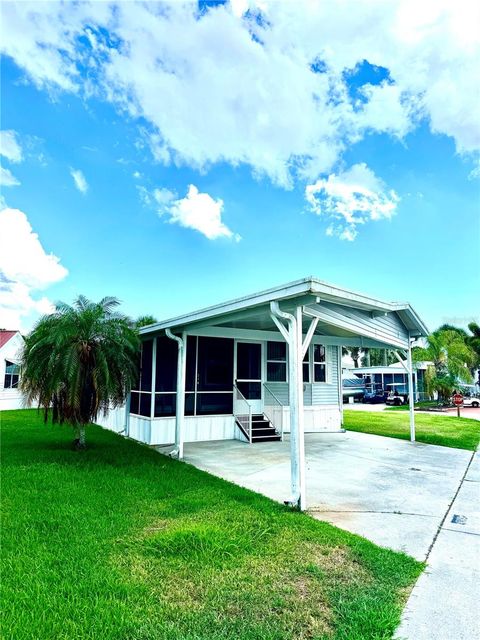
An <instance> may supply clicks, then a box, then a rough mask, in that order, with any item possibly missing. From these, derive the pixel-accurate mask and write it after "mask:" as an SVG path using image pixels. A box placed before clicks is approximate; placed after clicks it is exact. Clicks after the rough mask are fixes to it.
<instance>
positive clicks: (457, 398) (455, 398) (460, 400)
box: [453, 393, 463, 407]
mask: <svg viewBox="0 0 480 640" xmlns="http://www.w3.org/2000/svg"><path fill="white" fill-rule="evenodd" d="M453 404H454V405H455V406H456V407H460V406H461V405H462V404H463V396H462V394H461V393H455V394H454V396H453Z"/></svg>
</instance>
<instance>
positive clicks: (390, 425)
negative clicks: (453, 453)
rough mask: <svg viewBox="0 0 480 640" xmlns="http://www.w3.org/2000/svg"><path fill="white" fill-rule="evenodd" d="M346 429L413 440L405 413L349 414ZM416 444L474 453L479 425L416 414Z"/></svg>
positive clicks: (459, 419) (479, 431)
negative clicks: (453, 448) (422, 443)
mask: <svg viewBox="0 0 480 640" xmlns="http://www.w3.org/2000/svg"><path fill="white" fill-rule="evenodd" d="M343 416H344V425H343V426H344V427H345V429H347V430H350V431H361V432H362V433H373V434H375V435H377V436H390V437H391V438H403V439H404V440H409V439H410V426H409V425H410V418H409V415H408V412H405V411H382V412H380V411H348V409H347V410H345V411H344V413H343ZM415 426H416V440H417V441H418V442H425V443H426V444H439V445H442V446H444V447H455V448H457V449H468V450H469V451H474V450H475V449H476V448H477V446H478V443H479V442H480V421H478V420H473V419H471V418H457V417H456V416H443V415H439V414H432V415H429V414H426V413H415Z"/></svg>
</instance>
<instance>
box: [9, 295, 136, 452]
mask: <svg viewBox="0 0 480 640" xmlns="http://www.w3.org/2000/svg"><path fill="white" fill-rule="evenodd" d="M118 305H119V301H118V300H117V299H116V298H110V297H107V298H103V299H102V300H100V302H98V303H97V302H91V301H90V300H88V299H87V298H85V297H84V296H79V297H78V298H77V300H75V302H74V303H73V306H70V305H68V304H64V303H58V304H57V306H56V309H55V312H54V313H53V314H51V315H48V316H44V317H42V318H41V319H40V320H39V322H38V323H37V324H36V326H35V327H34V329H33V330H32V332H31V333H30V335H29V336H28V337H27V338H26V341H25V347H24V351H23V355H22V362H21V368H22V378H21V389H22V391H23V392H24V394H25V397H26V401H27V403H28V404H32V403H37V404H38V407H39V409H40V408H42V409H43V411H44V416H45V421H47V419H48V416H49V413H50V411H51V414H52V420H53V422H54V423H60V424H63V423H64V422H66V423H68V424H71V425H72V427H73V428H74V430H75V433H76V439H75V441H74V446H75V448H77V449H84V448H85V427H86V425H87V424H89V423H90V422H93V421H95V420H96V418H97V415H98V413H99V412H100V411H103V412H106V411H107V410H108V409H109V408H113V407H118V406H121V405H122V404H124V402H125V398H126V395H127V394H128V392H129V391H130V387H131V385H132V382H133V381H134V380H135V378H136V375H137V368H138V351H139V346H140V343H139V338H138V335H137V331H136V329H134V328H132V326H131V321H130V320H129V319H128V318H127V317H125V316H123V315H121V314H119V313H117V312H116V311H115V309H116V307H118Z"/></svg>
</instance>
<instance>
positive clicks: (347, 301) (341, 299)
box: [140, 276, 428, 337]
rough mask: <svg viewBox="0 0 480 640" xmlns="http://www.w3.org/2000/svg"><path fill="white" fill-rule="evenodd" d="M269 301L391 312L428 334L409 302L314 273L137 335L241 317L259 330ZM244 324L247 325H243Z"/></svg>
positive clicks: (286, 306) (416, 333) (230, 322)
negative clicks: (355, 288)
mask: <svg viewBox="0 0 480 640" xmlns="http://www.w3.org/2000/svg"><path fill="white" fill-rule="evenodd" d="M272 301H277V302H279V303H281V305H282V309H284V310H285V311H289V310H290V309H292V308H294V307H295V306H296V305H298V304H304V305H307V304H308V303H309V302H310V303H312V302H314V303H320V304H321V302H322V301H325V302H330V303H334V304H336V305H341V306H343V307H350V308H354V309H361V310H363V311H367V312H370V313H372V317H373V316H374V315H375V314H378V315H381V314H385V313H392V312H394V313H396V314H397V315H398V316H399V318H400V319H401V321H402V323H403V324H404V325H405V327H406V329H407V330H408V331H409V332H410V335H412V336H416V337H419V336H426V335H428V329H427V327H426V326H425V324H424V323H423V322H422V320H421V319H420V318H419V316H418V314H417V313H416V312H415V311H414V309H413V308H412V307H411V306H410V305H409V304H408V303H406V302H385V301H382V300H378V299H376V298H372V297H370V296H367V295H364V294H362V293H358V292H356V291H351V290H348V289H344V288H341V287H337V286H335V285H332V284H329V283H327V282H323V281H322V280H319V279H318V278H315V277H313V276H309V277H307V278H302V279H301V280H295V281H294V282H290V283H288V284H285V285H282V286H279V287H274V288H272V289H266V290H265V291H260V292H258V293H253V294H251V295H247V296H243V297H241V298H236V299H234V300H230V301H228V302H223V303H221V304H216V305H213V306H211V307H206V308H204V309H200V310H198V311H193V312H191V313H187V314H184V315H181V316H177V317H174V318H170V319H168V320H164V321H161V322H157V323H155V324H151V325H148V326H146V327H143V328H142V329H140V334H142V335H146V334H150V333H158V332H160V331H162V330H165V329H167V328H169V329H174V328H176V329H179V328H182V329H185V328H187V327H188V328H193V327H195V325H199V324H202V325H204V324H205V322H209V321H211V322H212V325H219V324H222V325H223V326H231V327H234V326H239V325H238V322H237V321H238V319H239V318H242V317H243V316H244V317H245V320H248V318H250V319H251V321H252V324H253V323H255V324H256V326H257V327H258V328H261V329H262V328H266V327H263V326H262V324H263V323H264V322H266V321H267V318H268V314H267V315H266V308H268V305H269V303H270V302H272ZM255 316H256V317H255ZM268 320H269V318H268ZM259 323H260V324H259ZM244 326H246V325H245V324H244Z"/></svg>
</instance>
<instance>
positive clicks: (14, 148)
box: [0, 129, 23, 162]
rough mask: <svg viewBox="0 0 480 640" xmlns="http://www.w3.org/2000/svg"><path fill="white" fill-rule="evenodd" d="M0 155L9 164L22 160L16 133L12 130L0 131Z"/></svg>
mask: <svg viewBox="0 0 480 640" xmlns="http://www.w3.org/2000/svg"><path fill="white" fill-rule="evenodd" d="M0 155H2V156H4V157H5V158H7V159H8V160H10V162H21V161H22V160H23V153H22V148H21V146H20V144H19V143H18V140H17V132H16V131H13V130H12V129H9V130H8V131H7V130H3V131H0Z"/></svg>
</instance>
